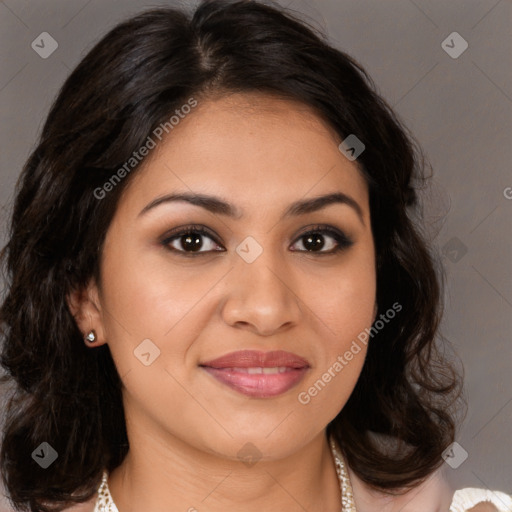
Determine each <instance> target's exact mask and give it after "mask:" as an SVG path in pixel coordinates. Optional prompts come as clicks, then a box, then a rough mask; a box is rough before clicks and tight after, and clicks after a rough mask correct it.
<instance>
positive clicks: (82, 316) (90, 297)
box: [66, 279, 107, 347]
mask: <svg viewBox="0 0 512 512" xmlns="http://www.w3.org/2000/svg"><path fill="white" fill-rule="evenodd" d="M66 302H67V304H68V308H69V310H70V312H71V314H72V315H73V317H74V319H75V321H76V324H77V326H78V328H79V329H80V331H81V332H82V335H83V338H84V343H85V344H86V345H87V346H88V347H98V346H100V345H104V344H105V343H106V342H107V340H106V336H105V328H104V325H103V315H102V308H101V301H100V297H99V292H98V287H97V285H96V282H95V281H94V279H91V280H90V281H89V284H88V285H87V287H86V288H85V289H81V290H73V291H72V292H70V293H69V294H68V295H67V296H66ZM92 330H94V331H95V333H96V341H94V342H92V343H90V342H88V341H85V337H86V336H87V334H89V332H90V331H92Z"/></svg>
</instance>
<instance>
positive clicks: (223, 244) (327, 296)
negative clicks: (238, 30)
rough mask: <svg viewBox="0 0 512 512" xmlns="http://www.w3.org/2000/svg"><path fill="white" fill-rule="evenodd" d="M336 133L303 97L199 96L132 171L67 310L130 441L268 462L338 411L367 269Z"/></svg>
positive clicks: (356, 365)
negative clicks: (115, 401)
mask: <svg viewBox="0 0 512 512" xmlns="http://www.w3.org/2000/svg"><path fill="white" fill-rule="evenodd" d="M340 142H341V139H339V138H338V136H337V135H336V134H335V133H334V132H333V131H332V129H331V128H329V127H328V126H327V125H326V124H325V123H324V122H322V121H321V120H320V119H319V118H318V117H316V116H315V115H314V114H313V113H312V112H311V111H310V110H308V108H307V107H305V106H303V105H300V104H297V103H295V102H289V101H284V100H278V99H275V98H272V97H268V96H263V95H258V94H250V95H249V94H244V95H240V94H238V95H231V96H229V97H224V98H222V99H216V100H208V101H203V102H199V104H198V106H197V107H196V108H195V109H194V110H193V112H192V113H191V114H190V115H189V116H188V117H185V118H184V119H182V120H181V121H180V123H179V125H177V126H176V127H175V128H174V129H173V131H172V132H170V133H169V136H168V137H167V139H164V141H163V142H162V143H161V144H160V145H159V146H157V148H155V149H154V150H153V152H152V153H151V155H150V156H149V157H147V158H146V161H145V162H144V164H143V167H142V168H141V169H139V170H138V171H137V174H136V175H134V176H133V177H132V178H133V179H132V181H131V182H130V184H129V186H128V188H127V189H126V190H125V192H124V194H123V196H122V198H121V200H120V202H119V205H118V209H117V211H116V214H115V217H114V219H113V221H112V223H111V225H110V228H109V230H108V233H107V236H106V240H105V245H104V249H103V254H102V261H101V283H94V282H92V283H91V286H90V287H89V290H88V297H89V299H90V302H88V303H85V304H84V305H82V306H81V307H82V314H81V318H83V319H84V320H83V321H82V326H83V331H84V332H88V331H89V330H90V329H91V328H93V329H95V330H96V333H97V336H98V342H97V344H102V343H108V345H109V347H110V350H111V353H112V356H113V359H114V361H115V364H116V366H117V369H118V372H119V375H120V376H121V379H122V381H123V385H124V390H123V399H124V404H125V411H126V416H127V425H128V429H129V435H130V428H132V427H131V425H133V426H135V425H143V428H144V431H145V432H151V435H154V436H158V437H159V438H160V439H161V440H162V441H163V442H165V441H166V440H167V441H169V442H171V441H174V442H176V441H179V442H181V443H187V444H188V445H190V446H193V447H194V448H197V449H199V450H202V451H203V452H208V453H210V454H215V455H218V456H222V457H227V458H236V457H237V453H238V452H239V450H240V449H241V448H242V447H243V446H244V445H245V444H246V443H248V442H251V443H253V444H254V445H255V446H256V447H257V448H258V450H259V451H260V452H261V454H262V456H263V457H265V458H268V459H271V458H279V457H283V456H285V455H286V454H289V453H291V452H293V451H294V450H297V449H299V448H300V446H302V445H304V444H305V443H307V442H308V441H310V440H312V439H313V438H314V437H315V436H317V435H318V434H319V433H320V432H322V431H323V430H324V429H325V427H326V425H327V424H328V423H329V422H330V421H331V420H332V419H333V418H334V417H335V416H336V415H337V414H338V413H339V412H340V410H341V409H342V408H343V406H344V404H345V403H346V401H347V399H348V398H349V396H350V394H351V392H352V390H353V388H354V386H355V384H356V381H357V379H358V376H359V374H360V372H361V368H362V365H363V362H364V357H365V354H366V346H365V345H364V344H363V343H361V342H358V341H357V340H358V335H360V333H362V332H364V330H365V328H369V327H370V326H371V324H372V322H373V320H374V315H375V309H374V308H375V293H376V273H375V253H374V243H373V237H372V232H371V227H370V210H369V197H368V190H367V185H366V182H365V180H364V178H363V176H362V175H361V173H360V171H359V169H358V167H357V165H356V162H351V161H349V160H348V159H346V158H345V156H344V155H343V154H342V153H341V152H340V151H339V149H338V145H339V143H340ZM176 194H190V195H199V194H200V195H204V196H209V197H213V198H215V199H214V200H213V199H208V200H205V199H203V200H201V201H194V203H195V204H192V203H191V202H187V201H185V200H179V201H178V200H174V201H173V200H171V199H170V198H169V197H167V199H165V198H166V196H170V195H176ZM333 194H339V195H338V196H332V197H335V198H337V199H336V200H333V201H323V202H322V201H317V202H316V203H315V202H311V201H312V200H313V199H315V198H319V197H321V196H329V195H333ZM103 200H104V201H107V200H108V195H107V197H105V198H104V199H103ZM301 203H303V204H302V206H300V205H301ZM228 205H229V206H228ZM354 340H356V341H357V343H356V345H354ZM355 346H357V347H358V349H359V350H357V348H355ZM241 351H243V352H241ZM247 351H250V352H247ZM277 351H283V352H286V354H284V353H283V352H277ZM272 352H273V354H272ZM348 352H350V353H351V354H352V357H350V356H349V355H348ZM233 353H234V354H233ZM269 353H270V354H269ZM228 355H233V357H229V358H227V359H224V361H222V358H223V356H228ZM265 357H266V358H267V359H265ZM219 358H221V360H220V361H219ZM342 361H343V362H342ZM206 363H208V364H206ZM260 367H265V368H267V369H266V370H260V369H259V368H260ZM276 368H277V369H276Z"/></svg>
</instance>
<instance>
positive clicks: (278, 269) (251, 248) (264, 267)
mask: <svg viewBox="0 0 512 512" xmlns="http://www.w3.org/2000/svg"><path fill="white" fill-rule="evenodd" d="M262 239H263V237H260V240H262ZM263 243H264V244H265V245H263ZM263 243H260V242H258V240H256V238H254V237H252V236H248V237H246V238H245V239H244V240H243V241H242V242H241V243H240V244H239V245H238V247H237V249H236V252H237V255H238V257H239V258H240V259H241V261H238V262H237V263H236V266H237V267H239V270H240V272H239V273H238V275H239V278H240V279H243V280H244V281H246V284H248V285H249V289H250V290H251V291H252V295H255V294H256V293H259V292H260V291H263V292H264V294H266V293H269V292H271V291H272V292H273V293H277V294H280V293H281V292H282V290H281V289H282V288H283V287H284V288H286V286H285V283H286V280H287V275H286V274H287V272H286V269H285V263H284V259H283V255H282V254H281V252H280V250H279V248H278V247H272V244H271V236H266V237H265V241H264V242H263ZM288 279H289V276H288ZM276 298H278V297H277V296H276ZM280 298H281V299H283V298H284V297H280Z"/></svg>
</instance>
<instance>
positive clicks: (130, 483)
mask: <svg viewBox="0 0 512 512" xmlns="http://www.w3.org/2000/svg"><path fill="white" fill-rule="evenodd" d="M144 432H147V430H144V429H143V428H142V427H141V430H140V431H139V432H138V431H137V429H136V428H133V429H132V431H131V432H129V439H130V451H129V452H128V455H127V456H126V458H125V460H124V461H123V463H122V464H121V465H120V466H119V467H117V468H116V469H115V470H114V471H112V473H111V474H110V476H109V488H110V493H111V495H112V498H113V500H114V502H115V504H116V506H117V508H118V509H119V512H131V511H134V512H135V511H139V510H151V511H152V512H160V511H161V512H164V511H165V512H169V511H174V510H176V511H188V512H200V511H201V510H206V509H207V510H208V511H209V512H220V511H222V512H231V511H233V512H234V511H239V510H244V512H261V511H262V510H287V511H290V512H304V510H308V511H310V512H316V511H318V512H320V511H322V512H323V511H325V510H332V511H337V510H340V509H341V494H340V487H339V481H338V477H337V475H336V469H335V465H334V462H333V459H332V454H331V450H330V447H329V444H328V441H327V438H326V436H325V432H321V433H320V434H318V435H317V436H316V437H315V438H313V439H312V440H311V441H310V442H309V443H307V444H306V445H305V446H303V447H301V448H300V449H299V450H297V451H296V452H294V453H292V454H291V455H289V456H287V457H285V458H281V459H276V460H265V461H263V460H260V461H258V462H256V463H255V464H254V465H252V466H247V465H246V464H244V463H243V462H241V461H240V460H236V461H234V460H232V459H230V458H227V457H226V458H221V457H219V456H215V455H212V454H210V453H206V452H204V451H201V450H198V449H197V448H195V447H193V446H190V445H188V444H186V443H183V442H182V441H180V440H179V439H177V438H175V437H173V436H170V435H169V434H168V433H166V434H165V438H164V437H162V434H161V435H158V434H157V435H151V436H150V435H147V433H146V434H144Z"/></svg>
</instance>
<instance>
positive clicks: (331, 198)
mask: <svg viewBox="0 0 512 512" xmlns="http://www.w3.org/2000/svg"><path fill="white" fill-rule="evenodd" d="M173 202H186V203H189V204H192V205H194V206H199V207H201V208H204V209H205V210H208V211H209V212H212V213H215V214H218V215H225V216H227V217H230V218H233V219H237V220H238V219H241V218H242V217H243V213H242V211H241V210H240V209H239V208H237V207H236V206H234V205H232V204H230V203H228V202H226V201H224V200H223V199H221V198H219V197H215V196H210V195H206V194H197V193H187V192H184V193H175V194H166V195H164V196H161V197H157V198H156V199H154V200H153V201H151V202H150V203H149V204H147V205H146V206H145V207H144V208H143V209H142V210H141V212H140V213H139V215H138V217H141V216H143V215H145V214H146V213H147V212H149V211H150V210H152V209H154V208H156V207H157V206H160V205H162V204H166V203H173ZM332 204H346V205H348V206H350V207H351V208H352V209H353V210H354V211H355V212H356V213H357V216H358V217H359V219H360V221H361V223H362V224H363V225H365V223H364V215H363V210H362V208H361V207H360V206H359V203H358V202H357V201H356V200H355V199H353V198H352V197H350V196H349V195H347V194H344V193H343V192H334V193H331V194H326V195H323V196H317V197H313V198H311V199H302V200H300V201H296V202H294V203H292V204H291V205H290V206H288V208H287V209H286V210H285V212H284V213H283V215H282V216H281V220H283V219H286V218H289V217H295V216H299V215H305V214H307V213H313V212H316V211H318V210H321V209H323V208H326V207H327V206H330V205H332Z"/></svg>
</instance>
